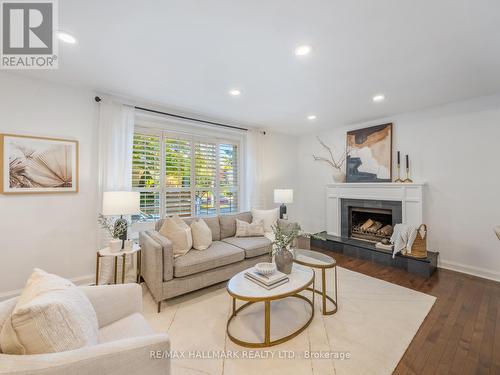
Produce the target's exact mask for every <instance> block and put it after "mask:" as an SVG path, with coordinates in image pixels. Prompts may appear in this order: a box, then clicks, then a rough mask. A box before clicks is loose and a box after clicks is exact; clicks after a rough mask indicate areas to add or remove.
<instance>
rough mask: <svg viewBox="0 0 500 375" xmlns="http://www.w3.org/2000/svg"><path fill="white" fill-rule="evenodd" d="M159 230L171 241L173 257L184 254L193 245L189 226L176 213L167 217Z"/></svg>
mask: <svg viewBox="0 0 500 375" xmlns="http://www.w3.org/2000/svg"><path fill="white" fill-rule="evenodd" d="M159 232H160V234H161V235H162V236H165V237H167V238H168V239H169V240H170V241H172V244H173V249H174V257H178V256H181V255H184V254H186V253H187V252H188V251H189V250H191V247H192V246H193V237H192V235H191V228H190V227H189V226H188V225H187V224H186V223H185V222H184V221H183V220H181V219H180V218H179V216H177V215H174V216H173V217H167V218H166V219H165V221H164V222H163V225H162V226H161V228H160V230H159Z"/></svg>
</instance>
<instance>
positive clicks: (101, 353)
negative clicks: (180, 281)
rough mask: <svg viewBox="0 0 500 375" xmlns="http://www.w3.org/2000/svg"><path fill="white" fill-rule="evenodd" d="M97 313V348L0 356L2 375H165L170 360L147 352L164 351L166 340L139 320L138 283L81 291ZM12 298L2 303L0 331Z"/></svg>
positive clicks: (167, 339) (13, 304) (87, 288)
mask: <svg viewBox="0 0 500 375" xmlns="http://www.w3.org/2000/svg"><path fill="white" fill-rule="evenodd" d="M82 289H83V290H84V291H85V293H86V294H87V296H88V297H89V299H90V301H91V302H92V304H93V306H94V308H95V311H96V313H97V319H98V321H99V344H98V345H95V346H89V347H84V348H80V349H77V350H69V351H66V352H61V353H50V354H37V355H6V354H2V353H1V352H0V374H2V375H3V374H16V375H28V374H38V375H49V374H50V375H72V374H75V375H76V374H78V375H100V374H102V375H115V374H116V375H127V374H130V375H134V374H148V375H150V374H151V375H157V374H158V375H168V374H170V360H169V359H168V357H167V356H164V357H162V359H158V358H157V357H158V356H155V358H152V357H151V352H158V351H161V352H168V351H169V350H170V340H169V338H168V336H167V335H165V334H155V333H154V332H153V330H152V329H151V327H150V326H149V324H148V323H147V321H146V320H145V318H144V316H143V315H142V289H141V287H140V286H139V285H137V284H121V285H101V286H91V287H83V288H82ZM15 300H16V299H10V300H7V301H3V302H0V330H1V328H2V326H3V323H4V321H5V319H6V318H7V317H8V316H9V314H10V312H11V311H12V309H13V308H14V306H15Z"/></svg>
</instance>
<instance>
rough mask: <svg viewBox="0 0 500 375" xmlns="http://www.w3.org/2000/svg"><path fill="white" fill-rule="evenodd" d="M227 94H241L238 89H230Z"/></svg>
mask: <svg viewBox="0 0 500 375" xmlns="http://www.w3.org/2000/svg"><path fill="white" fill-rule="evenodd" d="M229 94H230V95H232V96H240V95H241V91H240V90H238V89H232V90H230V91H229Z"/></svg>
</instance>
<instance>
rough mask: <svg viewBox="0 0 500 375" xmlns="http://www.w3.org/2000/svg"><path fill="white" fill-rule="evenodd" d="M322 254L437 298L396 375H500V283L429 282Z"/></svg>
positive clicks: (453, 276) (451, 275)
mask: <svg viewBox="0 0 500 375" xmlns="http://www.w3.org/2000/svg"><path fill="white" fill-rule="evenodd" d="M315 250H319V249H315ZM319 251H322V252H324V253H326V254H329V255H332V256H333V257H334V258H335V259H336V260H337V262H338V264H339V265H340V266H341V267H344V268H347V269H350V270H353V271H356V272H360V273H363V274H366V275H369V276H373V277H376V278H379V279H382V280H385V281H388V282H391V283H394V284H398V285H401V286H404V287H407V288H411V289H414V290H418V291H420V292H423V293H427V294H430V295H433V296H435V297H437V301H436V303H435V304H434V306H433V308H432V310H431V311H430V313H429V315H428V316H427V318H426V319H425V321H424V322H423V324H422V325H421V327H420V329H419V331H418V333H417V334H416V336H415V337H414V339H413V341H412V343H411V344H410V346H409V347H408V350H407V351H406V353H405V355H404V356H403V358H402V359H401V361H400V362H399V364H398V366H397V368H396V370H395V372H394V374H418V375H420V374H500V283H498V282H494V281H489V280H485V279H481V278H478V277H474V276H469V275H466V274H462V273H458V272H453V271H448V270H443V269H439V270H438V271H436V273H435V274H434V275H433V276H432V277H431V278H429V279H425V278H422V277H419V276H415V275H412V274H409V273H407V272H405V271H401V270H398V269H396V268H392V267H386V266H381V265H378V264H375V263H371V262H369V261H365V260H361V259H355V258H350V257H347V256H345V255H342V254H337V253H332V252H329V251H326V250H319Z"/></svg>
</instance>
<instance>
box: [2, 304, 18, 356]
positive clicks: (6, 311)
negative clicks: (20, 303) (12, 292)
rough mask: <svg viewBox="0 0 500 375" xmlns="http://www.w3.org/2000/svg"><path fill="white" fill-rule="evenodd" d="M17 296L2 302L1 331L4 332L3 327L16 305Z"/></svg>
mask: <svg viewBox="0 0 500 375" xmlns="http://www.w3.org/2000/svg"><path fill="white" fill-rule="evenodd" d="M16 303H17V298H11V299H8V300H6V301H2V302H0V332H2V327H3V325H4V323H5V321H6V320H7V319H8V318H9V317H10V314H11V313H12V311H13V310H14V307H16ZM0 353H3V352H2V348H1V347H0Z"/></svg>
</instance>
